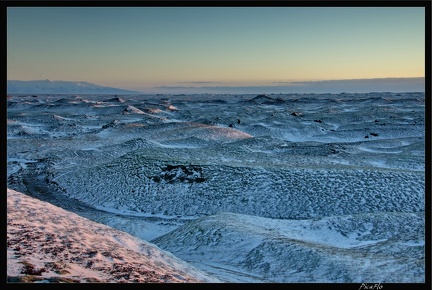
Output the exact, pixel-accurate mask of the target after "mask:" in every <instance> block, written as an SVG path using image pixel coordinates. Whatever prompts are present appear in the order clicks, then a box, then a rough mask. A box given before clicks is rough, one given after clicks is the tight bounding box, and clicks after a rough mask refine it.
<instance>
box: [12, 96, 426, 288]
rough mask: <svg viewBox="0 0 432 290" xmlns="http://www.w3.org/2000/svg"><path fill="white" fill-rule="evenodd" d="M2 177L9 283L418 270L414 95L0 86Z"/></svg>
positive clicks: (415, 276) (367, 277)
mask: <svg viewBox="0 0 432 290" xmlns="http://www.w3.org/2000/svg"><path fill="white" fill-rule="evenodd" d="M7 177H8V182H7V185H8V197H7V199H8V205H7V209H8V213H7V214H8V228H7V239H8V267H7V271H8V273H7V274H8V277H9V278H8V279H9V280H10V281H24V282H26V281H28V279H29V278H28V276H29V275H31V276H32V277H33V278H32V279H33V281H39V282H41V281H45V282H50V281H51V282H55V281H58V280H59V279H60V278H61V279H70V281H73V282H187V283H190V282H192V283H195V282H204V283H207V282H236V283H237V282H247V283H265V282H278V283H291V282H345V283H352V282H355V283H368V282H370V283H372V282H373V283H378V282H381V283H399V282H411V283H424V282H425V230H424V227H425V216H424V215H425V200H424V198H425V95H424V93H422V92H412V93H407V92H404V93H385V92H377V93H374V92H371V93H338V94H294V93H293V94H260V93H256V94H237V95H235V94H178V95H174V94H171V95H166V94H151V95H145V94H122V95H120V94H117V95H116V94H115V93H88V94H35V93H16V94H10V95H9V96H8V101H7ZM68 245H69V246H68ZM26 277H27V278H26ZM34 277H36V278H34ZM26 279H27V280H26ZM56 279H57V280H56Z"/></svg>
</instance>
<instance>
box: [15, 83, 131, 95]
mask: <svg viewBox="0 0 432 290" xmlns="http://www.w3.org/2000/svg"><path fill="white" fill-rule="evenodd" d="M7 93H8V94H136V93H139V92H136V91H129V90H123V89H118V88H112V87H104V86H99V85H95V84H92V83H88V82H71V81H50V80H34V81H18V80H8V81H7Z"/></svg>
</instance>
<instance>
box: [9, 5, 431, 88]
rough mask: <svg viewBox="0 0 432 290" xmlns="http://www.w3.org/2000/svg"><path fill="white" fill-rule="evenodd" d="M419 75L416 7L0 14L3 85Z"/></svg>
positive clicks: (21, 10)
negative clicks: (0, 19)
mask: <svg viewBox="0 0 432 290" xmlns="http://www.w3.org/2000/svg"><path fill="white" fill-rule="evenodd" d="M424 76H425V9H424V8H422V7H385V8H384V7H383V8H367V7H361V8H358V7H356V8H354V7H353V8H348V7H344V8H342V7H340V8H339V7H321V8H314V7H304V8H297V7H218V8H216V7H212V8H201V7H132V8H126V7H83V8H74V7H64V8H55V7H27V8H25V7H8V8H7V79H9V80H11V79H15V80H38V79H51V80H68V81H86V82H91V83H96V84H99V85H104V86H111V87H118V88H123V89H129V90H138V91H145V90H149V89H150V88H155V87H156V88H157V87H202V86H211V87H217V86H220V87H230V86H239V87H247V86H280V85H284V84H287V83H293V82H300V83H305V82H311V81H312V82H317V81H327V80H349V79H380V78H382V79H383V78H419V77H424ZM330 83H331V82H330Z"/></svg>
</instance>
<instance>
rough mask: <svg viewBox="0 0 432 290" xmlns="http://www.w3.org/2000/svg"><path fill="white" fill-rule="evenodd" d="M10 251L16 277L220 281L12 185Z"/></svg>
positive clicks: (9, 271)
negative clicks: (18, 190) (16, 189)
mask: <svg viewBox="0 0 432 290" xmlns="http://www.w3.org/2000/svg"><path fill="white" fill-rule="evenodd" d="M7 254H8V262H7V275H8V276H9V277H10V279H11V280H12V277H14V278H16V279H17V278H19V277H21V279H24V281H25V279H26V278H27V279H30V277H29V275H34V276H37V277H33V279H35V281H50V280H51V281H59V280H60V281H73V282H151V283H165V282H171V283H186V282H187V283H196V282H218V280H217V279H216V278H213V277H211V276H209V275H207V274H205V273H203V272H201V271H199V270H196V269H195V268H194V267H192V266H190V265H188V264H187V263H185V262H183V261H182V260H180V259H178V258H176V257H174V256H173V255H172V254H170V253H168V252H165V251H163V250H161V249H159V248H158V247H157V246H155V245H153V244H150V243H148V242H146V241H144V240H141V239H139V238H136V237H133V236H131V235H129V234H127V233H124V232H121V231H118V230H115V229H113V228H111V227H108V226H105V225H102V224H98V223H95V222H92V221H89V220H87V219H85V218H82V217H80V216H78V215H76V214H74V213H71V212H68V211H65V210H63V209H61V208H58V207H56V206H53V205H51V204H49V203H46V202H42V201H39V200H38V199H35V198H32V197H29V196H27V195H24V194H22V193H20V192H17V191H14V190H10V189H8V190H7ZM56 279H57V280H56ZM68 279H69V280H68ZM12 281H13V280H12Z"/></svg>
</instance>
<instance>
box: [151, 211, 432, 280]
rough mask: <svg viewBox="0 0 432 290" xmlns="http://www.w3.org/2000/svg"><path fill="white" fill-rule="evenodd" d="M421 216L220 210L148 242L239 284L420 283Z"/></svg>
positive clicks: (422, 261)
mask: <svg viewBox="0 0 432 290" xmlns="http://www.w3.org/2000/svg"><path fill="white" fill-rule="evenodd" d="M424 225H425V224H424V213H415V214H414V213H412V214H411V213H370V214H357V215H345V216H332V217H325V218H322V219H314V220H310V219H309V220H281V219H269V218H262V217H257V216H250V215H242V214H233V213H220V214H217V215H213V216H207V217H203V218H200V219H197V220H195V221H193V222H190V223H188V224H186V225H184V226H182V227H180V228H178V229H177V230H175V231H172V232H170V233H168V234H166V235H164V236H162V237H159V238H157V239H155V240H152V242H154V243H156V244H157V245H158V246H159V247H161V248H163V249H165V250H167V251H170V252H171V253H174V254H175V255H177V256H178V257H180V258H182V259H184V260H185V261H187V262H190V263H191V264H195V265H196V266H197V267H199V268H201V269H205V270H206V271H208V272H210V273H213V274H214V275H216V276H220V277H221V278H222V279H226V278H227V277H231V279H233V280H234V281H236V282H256V281H259V282H263V281H268V282H324V283H326V282H345V283H350V282H351V283H363V282H376V281H380V282H387V283H388V282H391V283H400V282H424V281H425V278H424V274H425V271H424V267H425V243H424V233H425V232H424Z"/></svg>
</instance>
